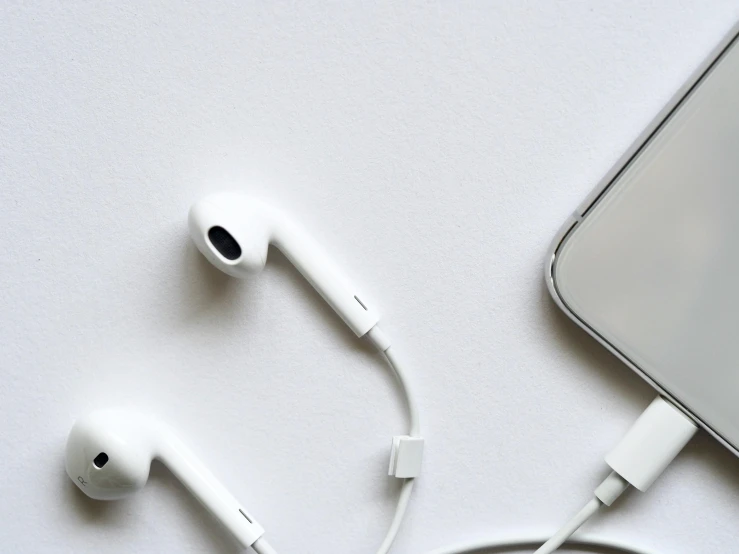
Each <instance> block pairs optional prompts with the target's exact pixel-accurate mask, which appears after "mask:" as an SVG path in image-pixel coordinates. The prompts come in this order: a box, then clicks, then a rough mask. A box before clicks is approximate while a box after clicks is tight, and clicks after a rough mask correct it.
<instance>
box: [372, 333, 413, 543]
mask: <svg viewBox="0 0 739 554" xmlns="http://www.w3.org/2000/svg"><path fill="white" fill-rule="evenodd" d="M367 338H368V340H369V341H370V342H371V343H372V345H373V346H374V347H375V348H376V349H377V350H378V351H380V352H381V353H383V354H384V355H385V358H387V361H388V364H390V367H391V368H392V370H393V372H394V373H395V377H396V379H397V381H398V385H400V392H401V393H402V395H403V397H404V398H405V401H406V404H407V407H408V417H409V420H410V433H409V435H410V436H412V437H420V436H421V417H420V414H419V410H418V404H417V403H416V399H415V396H414V395H413V391H412V388H411V385H410V380H409V379H408V375H407V374H406V372H405V370H404V369H403V365H402V364H401V363H400V361H399V360H398V357H397V356H396V354H395V351H394V350H393V348H392V346H391V343H390V340H389V339H388V337H387V336H386V335H385V334H384V333H383V332H382V330H381V329H380V328H379V327H378V326H375V327H373V328H372V329H371V330H370V331H369V332H368V333H367ZM413 483H414V480H413V479H404V480H403V484H402V486H401V489H400V495H399V496H398V504H397V506H396V508H395V515H394V516H393V520H392V522H391V523H390V528H389V529H388V531H387V533H386V535H385V539H384V540H383V541H382V544H381V545H380V548H379V549H378V550H377V554H387V553H388V552H389V551H390V547H391V546H392V544H393V542H394V541H395V537H397V535H398V531H399V530H400V525H401V523H402V522H403V518H404V517H405V513H406V510H407V508H408V504H409V502H410V499H411V493H412V492H413Z"/></svg>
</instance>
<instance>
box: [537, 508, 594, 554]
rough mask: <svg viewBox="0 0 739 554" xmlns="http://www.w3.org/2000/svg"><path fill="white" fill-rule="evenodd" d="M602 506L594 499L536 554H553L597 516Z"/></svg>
mask: <svg viewBox="0 0 739 554" xmlns="http://www.w3.org/2000/svg"><path fill="white" fill-rule="evenodd" d="M601 506H603V504H602V503H601V501H600V500H598V499H597V498H593V499H592V500H591V501H590V502H588V503H587V504H585V507H583V509H582V510H580V511H579V512H578V513H577V514H576V515H575V517H573V518H572V519H571V520H570V521H568V522H567V524H565V525H564V526H563V527H562V528H561V529H560V530H559V531H557V532H556V533H555V534H554V535H553V536H552V538H550V539H549V540H548V541H547V542H546V543H544V544H543V545H542V546H541V547H540V548H539V549H538V550H537V551H536V552H534V554H552V552H554V551H555V550H557V549H558V548H559V547H560V546H562V545H563V544H564V543H565V542H567V539H569V538H570V537H571V536H572V535H573V534H574V533H575V531H577V530H578V529H579V528H580V527H582V526H583V524H584V523H585V522H586V521H588V520H589V519H590V518H591V517H593V516H594V515H595V514H597V513H598V510H600V507H601Z"/></svg>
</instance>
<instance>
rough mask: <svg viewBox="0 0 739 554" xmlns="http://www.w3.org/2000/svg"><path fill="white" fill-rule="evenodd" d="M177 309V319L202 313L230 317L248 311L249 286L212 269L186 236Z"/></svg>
mask: <svg viewBox="0 0 739 554" xmlns="http://www.w3.org/2000/svg"><path fill="white" fill-rule="evenodd" d="M181 251H182V255H181V259H182V271H181V272H180V273H181V275H182V277H181V279H182V286H181V291H182V295H183V296H184V298H182V299H178V301H177V302H178V305H179V306H181V312H180V316H179V319H180V320H181V321H184V322H189V321H192V320H193V319H197V318H199V317H201V316H202V315H205V314H212V313H218V314H219V317H225V318H226V319H228V318H229V317H233V318H234V319H235V318H236V316H237V315H238V314H239V313H242V312H243V311H244V310H247V309H248V304H249V297H250V295H251V287H249V286H248V283H245V282H244V281H243V280H241V279H236V278H235V277H231V276H230V275H226V274H225V273H223V272H222V271H220V270H219V269H217V268H216V267H214V266H213V264H211V263H210V262H209V261H208V260H207V259H206V258H205V256H203V255H202V254H201V253H200V252H199V251H198V249H197V247H196V246H195V245H194V244H193V242H192V240H190V238H189V237H188V236H183V238H182V249H181Z"/></svg>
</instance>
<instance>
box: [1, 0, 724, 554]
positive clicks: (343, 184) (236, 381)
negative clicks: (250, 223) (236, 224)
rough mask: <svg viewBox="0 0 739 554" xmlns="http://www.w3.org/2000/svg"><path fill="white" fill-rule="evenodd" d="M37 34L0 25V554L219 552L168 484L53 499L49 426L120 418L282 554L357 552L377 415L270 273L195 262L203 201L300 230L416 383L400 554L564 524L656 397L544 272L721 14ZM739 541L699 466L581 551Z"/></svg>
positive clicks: (344, 332)
mask: <svg viewBox="0 0 739 554" xmlns="http://www.w3.org/2000/svg"><path fill="white" fill-rule="evenodd" d="M31 4H33V3H30V2H28V3H27V2H20V1H18V2H15V1H11V2H7V1H5V2H3V4H2V6H1V7H0V37H1V38H0V76H1V78H0V210H1V212H0V216H1V217H2V225H3V231H2V236H1V238H2V247H3V254H2V256H1V257H0V276H1V277H0V285H1V287H2V288H1V295H0V313H2V321H1V322H0V372H1V376H2V379H1V380H0V406H2V416H3V423H2V428H1V429H0V459H1V460H2V473H3V477H2V479H1V480H0V499H1V500H0V550H2V551H3V552H13V553H27V552H28V553H31V552H33V553H37V552H49V553H51V552H53V553H65V552H70V553H71V552H74V553H86V552H90V553H99V552H105V553H107V554H113V553H124V552H125V553H131V552H213V553H216V554H228V553H233V552H236V551H237V548H236V546H235V544H234V543H233V542H232V540H231V539H230V538H229V537H228V536H225V534H224V533H223V531H222V530H221V529H220V528H219V527H218V526H217V525H215V524H214V522H213V521H212V520H211V519H210V518H209V517H208V516H207V514H206V513H205V511H204V510H203V509H202V508H201V507H200V506H199V505H198V504H197V503H196V502H195V501H194V500H193V499H192V498H191V497H190V496H189V495H188V494H187V493H186V492H185V490H184V489H183V488H182V487H181V486H180V485H179V484H178V483H177V482H176V481H175V480H174V479H173V478H172V476H171V475H170V474H169V473H168V472H167V471H166V470H165V469H163V468H162V467H161V466H157V465H155V466H154V469H153V471H152V476H151V478H150V482H149V485H148V486H147V487H146V488H145V489H144V491H143V492H142V493H140V494H138V495H137V496H135V497H132V498H130V499H128V500H125V501H122V502H118V503H110V504H102V503H99V502H94V501H91V500H88V499H87V498H86V497H84V496H83V495H81V494H80V493H79V491H78V490H77V489H76V488H75V487H74V486H73V484H72V483H71V482H70V481H69V480H68V479H67V477H66V475H65V473H64V470H63V451H64V442H65V439H66V435H67V432H68V430H69V428H70V426H71V425H72V423H73V421H74V419H75V418H76V417H78V416H80V415H81V414H84V413H85V412H87V411H89V410H93V409H95V408H101V407H119V406H132V407H138V408H140V409H141V410H145V411H150V412H155V413H158V414H159V415H161V416H162V417H163V418H164V419H166V420H168V421H169V422H170V424H171V425H173V426H174V427H176V428H178V429H180V430H181V434H182V435H183V438H184V439H185V440H186V441H187V442H188V443H189V444H190V445H191V446H192V448H193V449H194V450H195V451H196V452H197V453H199V454H200V455H201V457H202V458H203V459H204V461H205V462H206V463H207V464H208V465H209V466H210V467H211V468H212V470H213V471H214V473H215V474H216V475H217V476H218V477H219V478H221V480H222V481H223V482H224V483H225V484H226V485H227V486H228V487H229V488H230V489H231V490H232V491H233V492H234V494H235V495H236V496H237V497H238V498H239V499H241V500H242V501H243V502H244V503H245V504H246V505H247V506H248V508H249V509H250V510H251V511H252V512H253V514H255V515H256V516H257V517H258V518H259V519H260V521H261V522H262V524H263V525H264V526H265V527H266V528H267V530H268V533H269V537H270V539H271V542H272V543H273V545H274V546H275V547H276V548H277V549H278V551H279V552H281V553H284V554H291V553H292V554H295V553H298V552H316V553H317V552H321V553H333V554H344V553H347V552H352V553H353V552H357V553H370V554H371V553H372V552H374V549H375V548H376V547H377V545H378V543H379V541H380V539H381V537H382V536H383V535H384V532H385V530H386V527H387V525H388V523H389V520H390V514H391V510H392V508H393V507H394V502H395V493H396V489H395V488H394V484H393V483H391V482H390V481H389V480H388V478H387V477H386V476H385V475H384V473H385V470H386V463H387V455H388V444H389V441H390V437H391V436H392V435H393V434H396V433H401V432H404V430H405V427H406V422H405V415H404V411H403V406H402V403H401V399H400V398H399V396H398V394H397V391H396V388H395V386H394V383H393V381H392V378H391V377H390V375H389V372H388V370H387V369H386V367H385V366H384V365H383V363H382V361H381V360H380V359H379V358H378V357H376V356H375V355H373V354H372V353H371V352H370V351H369V350H368V349H367V348H366V346H364V345H363V344H362V343H361V342H360V341H358V340H357V339H355V338H354V337H353V335H352V334H351V333H350V332H349V331H348V329H346V328H345V327H344V326H343V325H342V324H341V323H340V321H339V319H338V318H337V317H336V316H335V315H334V314H333V312H331V311H330V310H329V309H328V308H327V307H326V306H325V305H324V304H323V303H322V302H321V300H320V298H319V297H318V296H317V295H316V294H315V293H314V292H313V291H312V289H310V288H309V287H308V285H307V284H306V283H305V282H304V281H303V280H302V279H301V278H300V277H299V275H298V274H297V273H296V271H295V270H294V269H293V268H292V267H291V266H290V265H289V264H288V263H287V262H286V261H285V259H284V258H283V257H282V255H281V254H280V253H279V252H276V251H272V252H270V260H269V263H268V265H267V268H266V270H265V271H264V272H263V274H262V275H260V276H258V277H256V278H254V279H251V280H249V281H247V282H243V281H242V282H238V281H236V280H233V279H230V278H228V277H226V276H225V275H223V274H220V273H218V272H217V271H216V270H215V269H213V268H212V267H211V266H209V265H208V264H207V263H206V262H205V261H204V260H203V259H201V257H200V255H199V254H198V253H197V252H196V250H195V248H194V247H193V246H192V244H191V243H190V241H189V238H188V235H187V230H186V215H187V210H188V207H189V205H190V203H191V202H193V200H195V199H196V198H198V197H200V196H201V195H203V194H206V193H208V192H209V191H215V190H220V189H222V188H226V187H232V188H239V189H243V190H246V191H251V192H253V193H255V194H258V195H260V196H262V197H264V198H267V199H271V200H272V201H273V202H274V203H275V204H277V205H279V206H281V207H283V208H285V209H286V210H289V211H290V212H292V213H294V215H295V216H296V217H297V218H299V219H300V220H302V222H303V223H304V224H305V226H306V227H308V228H309V229H310V230H311V232H312V233H313V234H315V236H316V238H318V239H319V240H320V242H321V243H323V244H324V245H325V246H326V248H327V249H328V250H329V251H330V252H331V253H333V255H334V256H335V258H336V259H337V260H338V261H339V263H340V264H341V265H342V266H344V267H345V268H346V270H347V272H348V273H349V274H350V275H352V276H354V277H355V278H356V280H357V281H358V283H359V286H360V287H361V288H362V289H363V290H365V291H366V294H367V296H368V297H370V298H371V299H372V300H374V303H375V304H376V305H377V306H378V307H379V308H380V310H381V311H382V313H383V314H384V318H383V327H384V328H385V329H386V331H387V332H388V333H389V334H390V335H391V336H392V337H393V338H394V340H395V343H396V345H397V348H398V350H399V352H400V353H402V355H403V356H404V357H405V359H406V360H407V362H408V364H409V366H410V368H411V370H412V375H413V378H414V381H415V383H416V385H417V389H418V392H419V395H420V402H421V404H422V406H423V415H424V425H425V436H426V438H427V441H428V442H427V447H428V448H427V457H426V460H425V467H424V475H423V478H422V479H421V480H420V482H419V484H418V488H417V494H416V496H415V497H414V499H413V502H412V507H411V510H410V514H409V517H408V520H407V522H406V524H405V526H404V528H403V530H402V533H401V536H400V538H399V541H398V543H397V548H396V552H398V553H404V554H405V553H411V554H412V553H422V552H425V551H427V550H429V549H431V548H433V547H438V546H442V545H444V544H448V543H452V542H457V541H466V540H471V539H475V538H482V537H487V536H490V537H496V536H515V535H518V534H520V533H522V532H529V531H537V532H542V533H545V532H551V531H553V530H554V529H555V528H556V527H557V526H558V525H559V524H561V523H562V522H563V521H564V520H565V519H566V517H568V516H569V515H570V513H571V512H573V511H575V510H577V509H578V508H579V507H580V505H581V504H583V503H584V502H585V501H586V500H587V499H588V498H589V496H590V494H591V492H592V490H593V487H594V486H595V485H596V484H597V483H598V482H599V481H600V480H601V479H602V478H603V477H604V476H605V474H606V470H605V466H604V464H603V462H602V457H603V455H604V454H605V452H607V450H608V449H609V448H610V447H611V446H612V445H613V444H614V443H615V442H616V441H617V440H618V438H619V437H620V436H621V434H622V433H623V432H624V431H625V429H626V428H627V427H628V426H629V425H630V424H631V422H632V421H633V420H634V419H635V417H636V416H637V415H638V414H639V413H640V411H641V410H642V409H643V408H644V407H645V406H646V405H647V404H648V402H649V401H650V399H651V397H652V396H653V394H652V392H651V391H650V390H649V388H648V387H647V385H645V384H644V383H642V382H641V381H640V380H639V379H638V378H637V377H635V376H634V375H632V374H631V373H630V372H629V371H628V370H627V369H626V368H625V367H622V366H621V364H620V363H618V362H617V361H616V360H615V359H613V358H612V357H611V356H610V355H608V354H606V353H605V351H603V350H602V349H601V347H600V346H598V345H597V344H595V342H594V341H593V340H591V339H590V338H589V337H587V336H586V335H585V334H584V333H583V332H581V331H580V330H578V329H577V328H575V327H574V326H573V325H572V324H571V323H569V321H568V320H566V319H565V318H564V317H563V316H562V315H560V313H559V312H558V310H557V309H556V308H555V307H554V305H553V303H552V302H551V300H550V299H549V297H548V294H547V292H546V290H545V288H544V284H543V279H542V274H543V260H544V256H545V253H546V251H547V248H548V246H549V243H550V241H551V239H552V237H553V236H554V234H555V233H556V231H557V230H558V228H559V226H560V225H561V224H562V222H563V221H564V220H565V218H566V217H567V215H568V214H569V213H571V212H572V211H573V209H574V208H575V206H576V205H577V204H578V203H579V202H580V201H581V200H582V199H583V198H584V197H585V195H586V194H587V193H588V192H589V191H590V190H591V189H592V188H593V186H594V185H595V184H596V182H597V181H598V180H599V178H600V177H601V176H602V175H603V174H604V173H605V172H606V171H607V169H608V168H609V167H610V166H611V165H612V164H613V163H614V161H615V160H616V159H617V158H618V157H619V155H620V154H621V153H622V152H623V151H624V150H625V149H626V148H627V146H628V145H629V143H630V142H631V141H632V140H633V139H634V138H635V137H636V135H638V134H639V132H640V131H641V130H642V129H643V128H644V126H645V125H646V124H647V123H648V122H649V120H650V119H651V118H652V117H653V116H654V115H655V114H656V113H657V112H658V111H659V110H660V108H662V106H663V105H664V104H665V102H666V101H667V100H668V99H669V97H670V96H671V95H672V94H673V92H674V91H675V90H676V89H677V88H678V87H679V86H680V85H681V84H682V83H683V81H684V80H685V79H686V78H687V77H688V75H689V74H690V72H691V71H692V70H693V69H694V68H695V67H696V66H697V65H698V64H699V63H700V62H701V61H702V60H703V59H704V57H705V56H706V55H707V53H708V52H709V51H710V50H711V49H712V48H713V47H714V46H715V44H716V43H717V42H718V41H719V40H720V39H721V37H722V35H724V33H725V32H727V31H728V29H729V28H730V27H731V26H732V24H733V23H734V22H735V21H736V19H737V18H738V17H739V3H737V2H736V1H735V0H723V1H722V0H711V1H708V0H700V1H694V2H689V1H678V0H662V1H652V2H642V1H633V2H617V3H612V5H606V3H605V2H601V3H599V2H586V1H579V2H559V3H558V2H536V1H530V2H514V1H510V2H506V3H504V2H497V3H492V2H476V3H475V2H451V1H450V2H408V3H407V2H390V1H388V2H363V3H360V2H343V3H342V2H330V3H326V2H318V1H311V2H275V3H267V2H265V3H263V4H260V3H254V2H240V1H236V0H233V1H232V2H221V1H214V2H203V3H200V4H198V3H196V2H188V3H182V4H181V5H177V3H175V2H144V1H142V2H136V3H122V5H121V6H119V7H112V6H107V7H100V6H97V4H103V3H100V2H90V3H85V2H65V3H60V4H59V5H57V3H51V2H49V3H45V4H43V3H42V5H37V6H35V7H32V6H31ZM37 4H38V3H37ZM738 518H739V463H737V460H736V459H735V458H734V457H733V456H731V455H730V454H729V453H728V452H727V451H724V450H723V449H722V448H721V447H719V446H718V445H717V444H714V442H713V441H711V440H709V439H708V438H705V437H703V438H700V439H698V440H696V441H695V443H693V444H692V446H691V447H690V448H689V449H688V451H687V452H686V453H685V455H683V456H682V457H681V458H680V459H679V461H678V462H677V463H676V464H675V465H674V466H673V467H672V468H671V469H670V470H669V471H668V472H667V474H666V475H665V476H664V477H663V478H662V479H661V480H660V481H659V482H658V483H657V484H656V485H655V486H654V488H653V489H652V491H650V493H649V494H648V495H640V494H638V493H634V494H629V495H628V496H627V497H626V498H625V499H624V500H623V501H622V502H621V503H620V504H619V505H618V506H617V507H615V508H614V509H613V510H612V511H611V512H610V513H609V514H608V516H607V517H604V518H601V519H600V520H599V521H597V522H594V523H593V524H592V525H590V526H589V531H591V532H592V533H593V534H597V535H600V536H606V537H611V538H616V539H621V540H624V541H628V542H631V543H634V544H636V545H640V546H643V547H644V548H649V549H652V550H654V552H661V553H664V554H675V553H677V554H696V553H716V552H722V553H728V552H735V551H737V547H736V538H737V537H736V535H737V521H738Z"/></svg>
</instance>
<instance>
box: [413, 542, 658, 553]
mask: <svg viewBox="0 0 739 554" xmlns="http://www.w3.org/2000/svg"><path fill="white" fill-rule="evenodd" d="M545 540H546V539H545V538H530V539H512V540H499V539H498V540H481V541H477V542H471V543H467V544H463V545H458V546H453V547H448V548H439V549H437V550H434V551H432V552H428V553H427V554H503V553H504V552H517V551H521V550H531V549H533V548H536V547H537V546H539V545H541V543H543V542H544V541H545ZM565 544H566V545H567V546H568V547H570V548H573V549H576V550H587V551H590V552H602V553H603V554H651V553H649V552H647V551H646V550H641V549H639V548H636V547H633V546H630V545H627V544H623V543H619V542H615V541H605V540H598V539H585V538H583V539H570V540H568V541H567V542H566V543H565Z"/></svg>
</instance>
